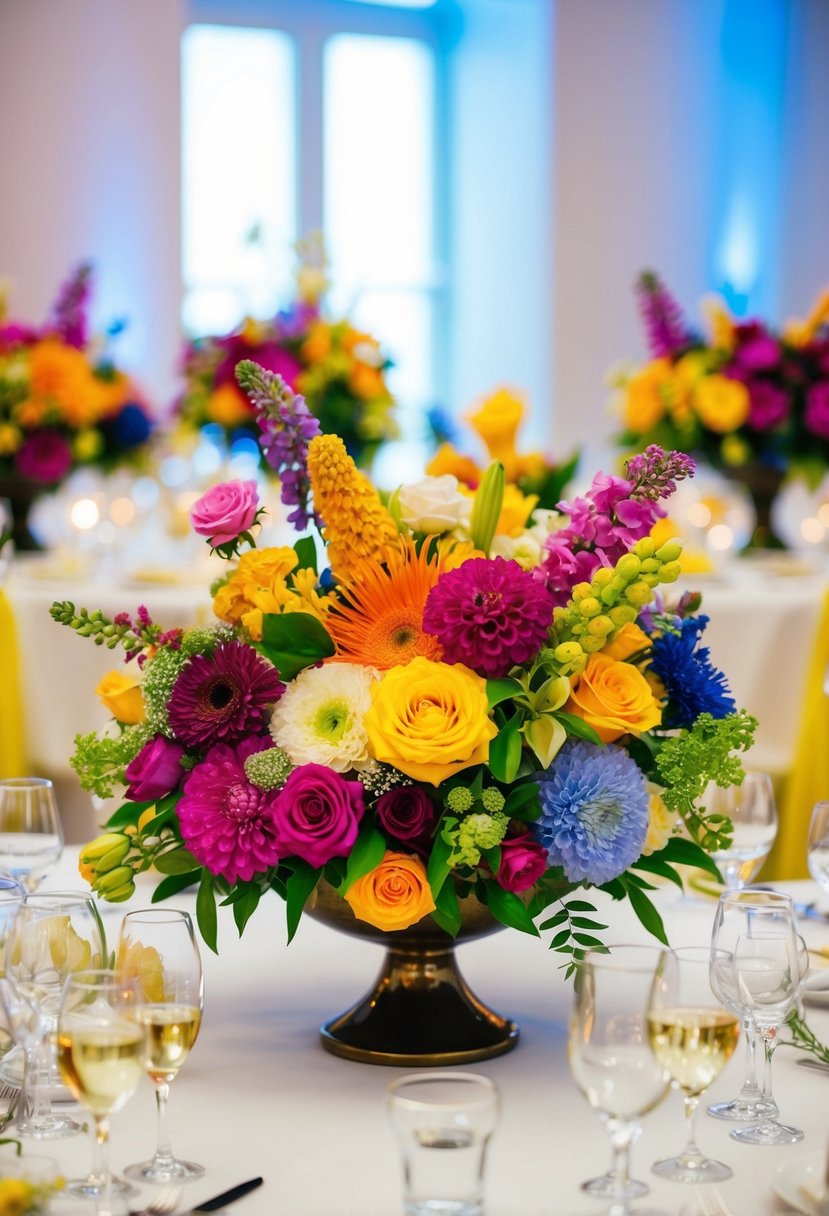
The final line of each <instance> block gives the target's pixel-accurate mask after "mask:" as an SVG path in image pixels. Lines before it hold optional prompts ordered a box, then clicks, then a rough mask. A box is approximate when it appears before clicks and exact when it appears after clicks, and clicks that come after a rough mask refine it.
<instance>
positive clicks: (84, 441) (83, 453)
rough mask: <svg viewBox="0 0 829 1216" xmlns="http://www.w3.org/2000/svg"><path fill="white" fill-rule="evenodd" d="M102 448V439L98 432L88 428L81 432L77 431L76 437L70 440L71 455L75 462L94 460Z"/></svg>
mask: <svg viewBox="0 0 829 1216" xmlns="http://www.w3.org/2000/svg"><path fill="white" fill-rule="evenodd" d="M103 448H104V439H103V435H102V434H101V432H100V431H96V430H93V429H91V428H88V429H86V430H83V431H78V433H77V435H76V436H75V437H74V439H73V440H72V454H73V455H74V457H75V459H76V460H80V461H81V462H82V463H83V462H84V461H89V460H94V459H95V457H96V456H99V455H100V454H101V452H102V451H103Z"/></svg>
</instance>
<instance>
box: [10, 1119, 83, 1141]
mask: <svg viewBox="0 0 829 1216" xmlns="http://www.w3.org/2000/svg"><path fill="white" fill-rule="evenodd" d="M15 1127H16V1131H17V1134H18V1136H24V1137H25V1138H26V1139H27V1140H66V1139H68V1137H69V1136H77V1135H78V1133H79V1132H82V1131H83V1128H82V1127H81V1125H80V1123H76V1122H75V1120H74V1119H70V1118H69V1116H68V1115H55V1114H52V1115H39V1116H38V1117H37V1118H35V1119H32V1118H29V1119H23V1120H21V1121H20V1122H19V1123H17V1124H16V1125H15Z"/></svg>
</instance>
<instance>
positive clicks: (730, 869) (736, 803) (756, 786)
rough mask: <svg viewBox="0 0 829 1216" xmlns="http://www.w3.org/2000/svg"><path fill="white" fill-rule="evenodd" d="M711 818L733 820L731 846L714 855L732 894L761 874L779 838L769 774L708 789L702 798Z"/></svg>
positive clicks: (748, 776)
mask: <svg viewBox="0 0 829 1216" xmlns="http://www.w3.org/2000/svg"><path fill="white" fill-rule="evenodd" d="M701 802H702V805H703V806H704V807H705V809H706V811H707V812H708V814H709V815H725V816H727V818H728V819H730V820H731V826H732V828H733V834H732V837H731V844H730V845H729V846H728V847H727V848H725V849H722V850H721V851H720V852H719V853H714V854H712V856H713V859H714V861H716V863H717V865H718V866H719V869H720V873H721V874H722V876H723V878H724V880H725V885H726V887H727V888H728V890H729V891H738V890H739V889H740V888H741V887H744V886H745V885H746V883H748V882H751V880H752V879H753V878H754V877H755V876H756V875H757V874H758V873H759V871H760V868H761V866H762V865H763V862H764V861H765V860H766V858H767V857H768V855H769V853H770V852H771V846H772V845H773V844H774V838H775V836H776V835H777V806H776V804H775V801H774V788H773V787H772V783H771V777H770V776H769V775H768V773H746V775H745V777H744V778H743V781H742V784H741V785H729V786H726V787H725V788H721V787H720V786H718V785H715V784H713V783H712V784H711V785H709V786H708V788H707V790H706V791H705V794H704V795H703V797H702V799H701Z"/></svg>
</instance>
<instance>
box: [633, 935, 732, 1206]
mask: <svg viewBox="0 0 829 1216" xmlns="http://www.w3.org/2000/svg"><path fill="white" fill-rule="evenodd" d="M710 957H711V954H710V951H709V949H708V948H707V947H704V946H700V947H697V946H690V947H688V948H686V949H681V950H666V951H663V954H662V957H661V959H660V962H659V965H658V967H657V972H656V979H655V981H654V986H653V991H652V993H651V1000H650V1006H649V1009H648V1030H649V1033H650V1040H651V1046H652V1047H653V1050H654V1053H655V1055H656V1057H657V1059H658V1060H659V1061H660V1063H661V1064H662V1065H663V1067H664V1068H665V1069H666V1071H667V1072H668V1073H669V1074H670V1076H671V1078H672V1081H673V1084H674V1086H675V1088H677V1089H679V1090H681V1092H682V1096H683V1099H684V1102H685V1121H686V1128H687V1143H686V1145H685V1148H684V1149H683V1150H682V1152H681V1153H679V1154H677V1156H675V1157H667V1158H666V1159H665V1160H664V1161H657V1162H656V1164H655V1165H654V1166H653V1167H652V1168H653V1172H654V1173H655V1174H657V1175H658V1176H659V1177H660V1178H670V1179H671V1180H672V1181H673V1182H694V1183H702V1182H724V1181H725V1180H726V1179H727V1178H730V1177H731V1175H732V1170H731V1169H730V1168H729V1167H728V1166H727V1165H724V1164H723V1163H722V1162H721V1161H713V1160H712V1159H711V1158H709V1157H706V1156H705V1154H704V1153H703V1152H701V1151H700V1149H699V1148H698V1147H697V1143H696V1139H695V1135H694V1122H695V1116H696V1113H697V1107H698V1105H699V1095H700V1094H701V1093H703V1092H704V1091H705V1090H706V1089H707V1088H708V1086H709V1085H710V1084H711V1082H712V1081H714V1080H716V1078H717V1077H718V1076H719V1075H720V1072H721V1071H722V1069H723V1067H724V1066H725V1064H726V1063H727V1062H728V1060H730V1058H731V1056H732V1054H733V1052H734V1048H735V1047H736V1046H737V1040H738V1038H739V1037H740V1019H739V1017H738V1016H737V1014H735V1013H734V1012H733V1011H732V1010H731V1009H728V1008H723V1006H722V1005H721V1004H720V1002H719V1000H718V999H717V998H716V997H715V996H714V994H713V993H712V991H711V987H710V984H709V979H708V972H709V966H710Z"/></svg>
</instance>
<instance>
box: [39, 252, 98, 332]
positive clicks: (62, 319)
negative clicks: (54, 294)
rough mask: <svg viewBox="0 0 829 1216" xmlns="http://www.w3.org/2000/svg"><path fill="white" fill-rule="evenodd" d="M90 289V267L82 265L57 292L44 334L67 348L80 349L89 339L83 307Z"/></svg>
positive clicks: (87, 299) (87, 319) (86, 303)
mask: <svg viewBox="0 0 829 1216" xmlns="http://www.w3.org/2000/svg"><path fill="white" fill-rule="evenodd" d="M91 290H92V266H91V265H90V263H89V262H82V263H81V264H80V266H78V267H77V269H76V270H74V271H73V272H72V274H71V275H70V276H69V278H68V279H67V280H66V282H65V283H64V284H63V286H62V287H61V289H60V292H59V293H58V298H57V300H56V301H55V304H54V307H53V309H52V315H51V317H50V318H49V320H48V321H47V323H46V325H45V327H44V332H45V333H49V334H57V335H58V337H60V338H62V339H63V341H64V342H66V344H67V345H68V346H76V347H77V348H78V349H79V350H82V349H83V348H84V347H85V346H86V344H87V341H88V340H89V317H88V315H87V305H88V304H89V296H90V292H91Z"/></svg>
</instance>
